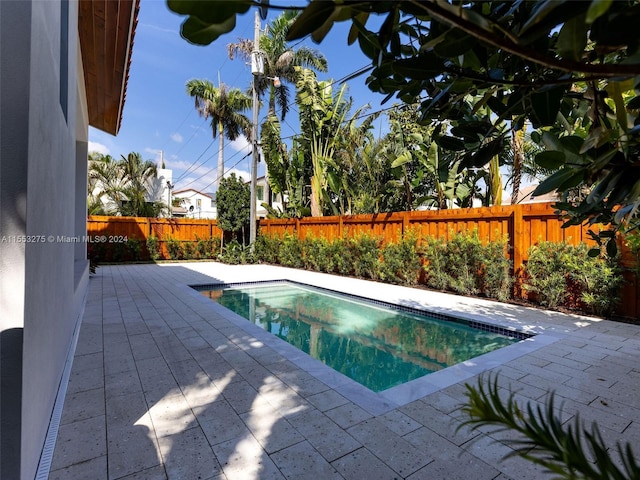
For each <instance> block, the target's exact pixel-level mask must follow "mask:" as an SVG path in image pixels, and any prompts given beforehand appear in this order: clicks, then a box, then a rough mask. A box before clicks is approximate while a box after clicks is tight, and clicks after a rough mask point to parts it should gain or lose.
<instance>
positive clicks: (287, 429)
mask: <svg viewBox="0 0 640 480" xmlns="http://www.w3.org/2000/svg"><path fill="white" fill-rule="evenodd" d="M267 279H292V280H298V281H301V282H304V283H309V284H314V285H318V286H329V287H330V288H334V289H337V290H341V291H347V292H349V293H352V294H360V295H363V296H369V297H371V298H378V299H384V300H388V301H392V302H399V303H401V304H406V305H411V306H414V307H421V306H428V308H431V309H433V310H437V311H440V312H442V313H458V314H459V315H461V316H465V317H468V318H473V319H477V320H480V321H487V322H492V323H499V324H501V325H502V326H505V327H514V328H517V329H520V330H526V331H529V332H533V333H537V334H538V335H537V336H536V337H533V339H531V340H526V341H523V342H520V343H518V344H516V345H512V346H510V347H506V348H504V349H502V350H500V351H496V352H492V353H490V354H487V355H485V356H483V357H479V358H478V359H474V360H472V361H469V362H466V363H465V364H464V365H460V366H456V367H451V368H449V369H446V370H442V371H440V372H437V373H435V374H432V375H428V376H426V377H423V378H422V379H419V380H418V381H414V382H409V383H408V384H405V385H404V386H401V387H396V388H393V389H389V390H388V391H385V392H383V393H382V394H374V393H372V392H370V391H368V390H366V389H364V388H363V387H360V386H359V385H357V384H355V383H354V382H352V381H350V380H348V379H346V377H343V376H342V375H340V374H337V373H336V372H334V371H333V370H331V369H329V368H328V367H325V366H324V365H322V364H320V362H318V361H316V360H313V359H311V358H310V357H308V356H306V355H304V354H302V353H300V352H298V351H297V350H295V349H293V347H290V346H289V345H287V344H284V342H282V341H280V340H278V339H276V338H275V337H271V336H270V335H269V334H267V333H266V332H264V331H262V330H261V329H259V328H258V327H256V326H254V325H252V324H250V323H249V322H247V321H244V320H239V318H238V317H237V316H235V315H234V314H230V313H228V312H227V311H226V310H225V309H223V308H222V307H220V306H219V305H217V304H215V303H214V302H212V301H211V300H209V299H207V298H205V297H204V296H202V295H201V294H199V293H197V292H195V291H194V290H193V289H191V288H189V287H188V285H194V284H208V283H219V282H225V283H232V282H242V281H256V280H267ZM483 371H485V372H486V371H492V372H500V378H501V383H502V386H503V387H505V388H507V387H510V388H511V389H512V390H514V391H516V392H517V397H518V399H520V400H523V401H531V402H544V400H545V398H546V397H547V395H548V390H549V389H553V390H555V392H556V396H557V397H559V398H558V400H561V401H563V402H564V403H563V410H562V415H563V418H566V419H567V420H569V419H571V418H572V417H573V416H574V415H575V414H576V413H577V412H580V418H582V419H583V420H584V421H586V422H592V421H597V422H598V425H599V427H600V429H601V431H602V433H603V435H604V438H605V440H606V441H607V442H608V444H610V445H611V446H613V445H614V444H615V442H616V441H623V442H630V443H631V444H632V445H639V444H640V326H638V325H630V324H624V323H618V322H612V321H606V320H600V319H595V318H588V317H580V316H573V315H564V314H560V313H556V312H548V311H542V310H535V309H529V308H524V307H519V306H514V305H507V304H499V303H495V302H490V301H483V300H479V299H468V298H465V297H459V296H453V295H446V294H442V293H435V292H428V291H425V290H419V289H407V288H402V287H396V286H390V285H382V284H376V283H373V282H367V281H362V280H355V279H346V278H340V277H334V276H330V275H324V274H317V273H312V272H304V271H295V270H290V269H285V268H279V267H271V266H229V265H221V264H218V263H211V262H202V263H174V264H162V265H130V266H104V267H101V268H99V269H98V271H97V274H96V275H94V276H93V277H92V278H91V280H90V282H89V292H88V297H87V301H86V308H85V314H84V318H83V323H82V326H81V329H80V334H79V338H78V343H77V347H76V350H75V357H74V360H73V367H72V369H71V373H70V378H69V383H68V387H67V390H66V397H65V402H64V409H63V411H62V416H61V420H60V425H59V429H58V433H57V440H56V443H55V453H54V454H53V458H52V460H51V465H50V474H49V478H51V479H63V480H73V479H96V480H99V479H121V478H124V479H147V480H150V479H186V480H190V479H203V480H206V479H228V480H232V479H233V480H235V479H243V480H245V479H247V480H248V479H272V478H273V479H275V478H290V479H307V478H309V479H314V480H320V479H322V480H324V479H333V478H336V479H339V478H345V479H356V480H357V479H366V480H375V479H400V478H406V479H411V480H417V479H431V480H434V479H447V480H450V479H465V480H469V479H474V480H482V479H500V480H506V479H532V480H534V479H535V480H538V479H542V478H550V477H549V476H547V475H545V474H544V473H543V472H542V471H541V470H540V469H539V468H537V467H535V466H534V465H533V464H531V463H529V462H527V461H525V460H522V459H520V458H519V457H512V458H509V459H508V460H502V458H503V457H504V456H505V455H506V454H508V453H509V452H510V451H512V450H511V448H510V446H509V441H508V438H506V437H505V435H504V434H501V435H493V436H492V435H491V434H487V433H480V432H478V431H471V430H469V429H468V428H462V429H460V430H457V426H458V425H459V424H460V422H461V419H463V418H464V417H463V415H462V413H461V412H460V408H461V406H462V403H463V402H464V401H465V400H466V396H465V387H464V384H465V382H470V383H474V384H475V382H476V376H477V375H478V374H479V373H481V372H483ZM505 392H506V390H505ZM487 431H488V430H487Z"/></svg>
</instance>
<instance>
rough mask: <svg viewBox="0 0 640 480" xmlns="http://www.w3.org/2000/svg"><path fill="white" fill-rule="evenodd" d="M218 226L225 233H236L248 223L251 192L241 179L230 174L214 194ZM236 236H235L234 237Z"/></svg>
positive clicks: (221, 181)
mask: <svg viewBox="0 0 640 480" xmlns="http://www.w3.org/2000/svg"><path fill="white" fill-rule="evenodd" d="M216 203H217V206H218V226H219V227H220V228H221V229H222V230H224V231H225V232H233V233H236V234H237V232H238V231H240V230H241V229H242V228H244V227H245V226H247V224H248V223H249V216H250V205H251V192H250V189H249V185H247V184H246V183H244V181H243V180H242V178H237V177H236V175H235V173H232V174H231V175H229V177H227V178H223V179H222V180H220V187H219V189H218V192H217V193H216ZM236 236H237V235H236Z"/></svg>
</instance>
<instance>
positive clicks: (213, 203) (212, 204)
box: [211, 198, 216, 208]
mask: <svg viewBox="0 0 640 480" xmlns="http://www.w3.org/2000/svg"><path fill="white" fill-rule="evenodd" d="M215 206H216V201H215V200H214V199H213V198H212V199H211V208H213V207H215Z"/></svg>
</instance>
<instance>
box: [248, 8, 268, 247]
mask: <svg viewBox="0 0 640 480" xmlns="http://www.w3.org/2000/svg"><path fill="white" fill-rule="evenodd" d="M259 15H260V14H259V13H258V11H257V10H256V12H255V26H254V34H253V52H252V54H251V73H252V74H253V81H252V82H251V86H252V91H253V126H252V127H253V128H252V130H251V137H252V138H251V143H252V146H253V156H252V160H251V205H250V207H251V209H250V215H249V222H250V223H251V224H250V225H249V243H250V244H251V249H252V250H253V246H254V244H255V241H256V236H257V231H256V230H257V228H256V223H257V220H258V219H257V218H256V217H257V212H256V191H257V185H258V155H259V153H258V109H259V108H260V106H259V105H258V86H257V81H258V79H259V78H260V76H261V75H263V74H264V63H263V58H262V56H261V54H260V16H259Z"/></svg>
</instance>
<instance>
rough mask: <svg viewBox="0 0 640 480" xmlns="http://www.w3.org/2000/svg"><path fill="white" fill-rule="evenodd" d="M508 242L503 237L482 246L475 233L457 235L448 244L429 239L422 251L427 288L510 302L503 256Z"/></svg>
mask: <svg viewBox="0 0 640 480" xmlns="http://www.w3.org/2000/svg"><path fill="white" fill-rule="evenodd" d="M507 240H508V239H507V237H506V236H503V237H501V238H498V239H497V240H493V241H492V242H489V243H488V244H487V245H483V244H482V242H481V241H480V239H479V237H478V232H477V230H473V231H461V232H457V233H456V234H455V235H452V236H451V239H450V240H449V241H445V240H444V239H437V238H428V239H427V242H426V246H425V247H424V250H423V258H424V261H425V266H424V270H425V281H426V284H427V285H428V286H430V287H432V288H436V289H440V290H453V291H454V292H457V293H460V294H462V295H479V294H483V295H486V296H488V297H491V298H497V299H498V300H503V301H504V300H507V299H509V298H510V296H511V284H512V278H511V275H510V272H509V269H510V263H509V260H508V259H507V258H506V256H505V250H506V248H507Z"/></svg>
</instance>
